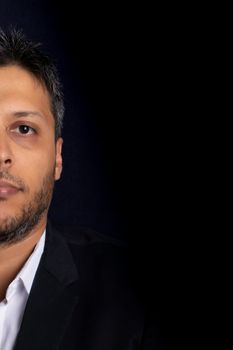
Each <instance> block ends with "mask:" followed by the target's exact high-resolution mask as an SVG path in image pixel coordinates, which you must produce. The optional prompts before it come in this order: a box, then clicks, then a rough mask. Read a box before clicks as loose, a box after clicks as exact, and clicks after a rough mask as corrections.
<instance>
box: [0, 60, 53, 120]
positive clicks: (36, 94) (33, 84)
mask: <svg viewBox="0 0 233 350" xmlns="http://www.w3.org/2000/svg"><path fill="white" fill-rule="evenodd" d="M27 110H30V111H34V112H35V113H38V114H41V115H44V116H45V118H46V119H47V121H53V116H52V113H51V108H50V98H49V94H48V92H47V90H46V88H45V87H44V86H43V85H42V84H41V83H40V82H39V80H38V79H37V78H36V77H35V76H34V75H33V74H31V73H30V72H28V71H26V70H25V69H23V68H21V67H19V66H6V67H1V66H0V115H1V113H3V114H7V113H9V114H12V113H16V112H20V111H27Z"/></svg>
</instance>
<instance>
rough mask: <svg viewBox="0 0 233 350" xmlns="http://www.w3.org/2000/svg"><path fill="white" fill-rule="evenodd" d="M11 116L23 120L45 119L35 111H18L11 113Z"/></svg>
mask: <svg viewBox="0 0 233 350" xmlns="http://www.w3.org/2000/svg"><path fill="white" fill-rule="evenodd" d="M13 116H14V117H16V118H23V117H30V116H32V117H40V118H42V119H45V118H44V116H43V114H41V113H40V112H35V111H18V112H13Z"/></svg>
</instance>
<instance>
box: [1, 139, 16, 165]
mask: <svg viewBox="0 0 233 350" xmlns="http://www.w3.org/2000/svg"><path fill="white" fill-rule="evenodd" d="M12 164H13V154H12V151H11V148H10V144H9V141H8V140H6V138H5V137H2V135H1V134H0V170H1V169H8V168H10V167H11V166H12Z"/></svg>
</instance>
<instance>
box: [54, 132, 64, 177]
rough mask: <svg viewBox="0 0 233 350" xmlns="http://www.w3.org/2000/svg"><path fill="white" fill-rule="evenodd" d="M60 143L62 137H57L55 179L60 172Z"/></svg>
mask: <svg viewBox="0 0 233 350" xmlns="http://www.w3.org/2000/svg"><path fill="white" fill-rule="evenodd" d="M62 144H63V139H62V138H61V137H59V138H58V139H57V141H56V164H55V173H54V178H55V180H59V179H60V177H61V172H62Z"/></svg>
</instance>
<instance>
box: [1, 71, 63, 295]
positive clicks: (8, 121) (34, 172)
mask: <svg viewBox="0 0 233 350" xmlns="http://www.w3.org/2000/svg"><path fill="white" fill-rule="evenodd" d="M28 111H32V112H34V113H39V114H40V116H38V115H36V114H33V115H32V114H25V113H24V114H23V113H19V112H28ZM22 125H27V126H29V127H26V128H22ZM31 128H32V129H31ZM54 128H55V121H54V117H53V115H52V113H51V110H50V101H49V95H48V92H47V90H46V89H45V87H44V86H43V85H42V84H41V83H40V82H39V81H38V80H37V79H36V78H35V77H34V76H33V75H32V74H31V73H29V72H28V71H26V70H24V69H23V68H20V67H18V66H6V67H0V180H2V181H8V182H10V183H12V184H14V185H16V186H17V187H20V188H21V190H20V191H19V192H17V193H16V194H14V195H12V196H8V197H7V198H4V197H1V194H0V301H1V300H2V299H4V298H5V294H6V290H7V287H8V286H9V284H10V283H11V281H12V280H13V279H14V278H15V277H16V275H17V274H18V272H19V271H20V269H21V268H22V266H23V265H24V264H25V262H26V260H27V259H28V258H29V256H30V254H31V253H32V251H33V249H34V248H35V246H36V244H37V242H38V241H39V239H40V237H41V236H42V234H43V232H44V230H45V228H46V224H47V217H48V210H49V206H50V203H51V200H52V195H53V189H54V183H55V181H56V180H59V178H60V176H61V172H62V144H63V139H62V138H59V139H58V140H57V141H56V142H55V138H54ZM33 129H35V131H34V130H33Z"/></svg>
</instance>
